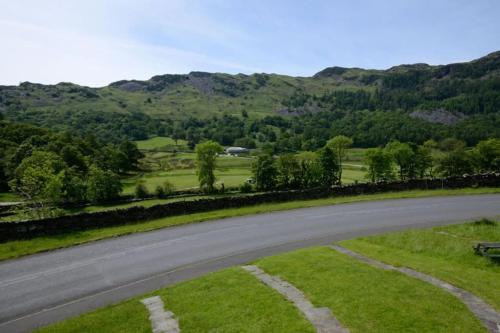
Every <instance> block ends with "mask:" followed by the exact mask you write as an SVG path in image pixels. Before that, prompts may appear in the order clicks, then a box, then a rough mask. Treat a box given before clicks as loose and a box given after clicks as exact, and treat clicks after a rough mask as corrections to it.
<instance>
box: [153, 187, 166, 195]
mask: <svg viewBox="0 0 500 333" xmlns="http://www.w3.org/2000/svg"><path fill="white" fill-rule="evenodd" d="M155 196H156V197H158V198H164V197H165V190H164V189H163V187H162V186H161V185H158V186H156V188H155Z"/></svg>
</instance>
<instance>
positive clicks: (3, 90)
mask: <svg viewBox="0 0 500 333" xmlns="http://www.w3.org/2000/svg"><path fill="white" fill-rule="evenodd" d="M366 110H368V111H383V112H398V114H403V115H404V116H405V117H406V116H408V117H410V118H412V119H415V120H416V121H417V120H418V121H424V122H428V123H432V124H434V123H435V124H441V125H443V126H454V125H456V124H457V123H460V122H463V121H467V119H469V118H470V117H478V118H481V117H482V118H481V119H482V120H481V121H484V119H483V118H484V117H486V116H488V115H498V114H500V51H499V52H494V53H491V54H489V55H487V56H485V57H482V58H480V59H477V60H474V61H471V62H465V63H455V64H449V65H439V66H431V65H428V64H411V65H399V66H395V67H391V68H389V69H387V70H372V69H361V68H344V67H328V68H325V69H323V70H322V71H320V72H318V73H316V74H314V75H313V76H312V77H292V76H286V75H278V74H253V75H244V74H238V75H229V74H223V73H205V72H191V73H189V74H185V75H178V74H175V75H171V74H166V75H158V76H154V77H152V78H151V79H149V80H145V81H139V80H122V81H117V82H114V83H111V84H110V85H108V86H106V87H102V88H89V87H84V86H79V85H75V84H72V83H59V84H56V85H42V84H35V83H29V82H24V83H21V84H20V85H19V86H0V112H1V113H2V114H4V115H5V117H6V118H7V119H13V120H17V121H23V122H29V123H35V124H39V125H44V126H47V127H51V128H55V129H68V128H69V129H76V130H80V129H82V128H86V125H87V124H89V123H99V122H107V121H112V122H113V121H115V122H116V121H118V123H119V124H120V126H121V127H126V126H127V123H133V122H134V121H138V122H142V123H144V124H142V125H141V126H142V127H144V126H146V127H148V129H146V130H145V129H144V128H141V129H138V130H137V131H142V132H144V131H146V132H148V131H151V132H155V131H157V130H158V126H157V125H151V124H150V122H151V121H152V120H154V121H156V123H161V124H167V125H166V126H167V132H168V131H172V130H173V129H172V128H173V125H172V124H174V123H175V122H177V121H186V119H189V118H194V119H201V120H203V119H210V118H213V117H214V116H215V117H223V116H224V115H225V116H235V117H242V114H245V115H248V116H249V117H250V119H261V118H263V117H265V116H273V115H275V116H283V117H296V116H301V115H308V114H315V113H320V112H348V113H352V112H358V111H359V112H361V111H364V112H365V111H366ZM134 119H135V120H134ZM495 119H496V118H495ZM469 121H470V120H469ZM488 121H490V120H488ZM495 121H496V120H495ZM145 124H146V125H145ZM110 126H111V125H110ZM113 126H116V124H114V125H113ZM141 126H139V127H141ZM168 126H170V127H168ZM131 132H133V131H132V130H130V131H125V133H127V135H129V136H130V135H132V136H133V137H134V136H137V135H133V134H130V133H131ZM136 134H137V133H136ZM146 134H151V133H146ZM143 135H144V133H142V134H141V135H139V136H143Z"/></svg>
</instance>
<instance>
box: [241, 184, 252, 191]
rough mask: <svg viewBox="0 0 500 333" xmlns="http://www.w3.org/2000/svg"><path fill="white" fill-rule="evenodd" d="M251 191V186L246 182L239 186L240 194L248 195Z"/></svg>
mask: <svg viewBox="0 0 500 333" xmlns="http://www.w3.org/2000/svg"><path fill="white" fill-rule="evenodd" d="M252 190H253V188H252V185H250V184H249V183H247V182H245V183H243V184H241V185H240V192H241V193H250V192H252Z"/></svg>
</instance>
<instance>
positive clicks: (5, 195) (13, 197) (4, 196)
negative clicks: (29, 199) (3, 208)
mask: <svg viewBox="0 0 500 333" xmlns="http://www.w3.org/2000/svg"><path fill="white" fill-rule="evenodd" d="M22 200H23V199H22V198H21V197H20V196H18V195H17V194H15V193H12V192H0V202H18V201H22Z"/></svg>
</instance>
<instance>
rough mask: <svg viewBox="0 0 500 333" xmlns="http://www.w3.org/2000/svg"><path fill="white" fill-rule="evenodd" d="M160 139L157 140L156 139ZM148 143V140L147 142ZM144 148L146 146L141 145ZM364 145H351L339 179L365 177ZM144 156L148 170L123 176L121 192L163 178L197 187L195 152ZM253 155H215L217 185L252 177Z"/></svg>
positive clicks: (154, 145)
mask: <svg viewBox="0 0 500 333" xmlns="http://www.w3.org/2000/svg"><path fill="white" fill-rule="evenodd" d="M138 142H144V143H143V146H142V147H149V148H148V149H156V148H158V147H159V146H161V144H162V142H171V143H173V140H172V139H170V138H158V137H156V138H153V139H149V140H147V141H138ZM158 142H159V143H158ZM146 143H147V144H146ZM141 149H146V148H141ZM363 151H364V149H362V148H354V149H350V150H349V153H348V160H347V161H346V163H345V165H344V171H343V174H342V182H343V183H344V184H351V183H355V182H364V181H366V178H365V174H366V170H365V167H364V165H363V162H362V157H361V156H362V155H363ZM145 154H146V157H145V158H144V159H143V161H142V167H143V168H144V169H146V170H149V171H143V172H140V173H137V174H135V175H133V176H131V177H127V178H125V179H124V180H123V185H124V190H123V193H124V194H133V193H134V190H135V187H136V186H137V184H140V183H141V184H144V185H145V186H146V187H147V188H148V190H149V191H154V189H155V188H156V187H157V186H158V185H162V184H163V183H164V182H165V181H169V182H170V183H172V184H173V185H174V186H175V188H176V189H177V190H184V189H192V188H197V187H198V177H197V176H196V168H195V165H196V163H195V159H196V156H195V154H194V153H189V152H180V153H168V152H163V151H162V152H153V151H145ZM253 161H254V158H253V157H237V156H227V155H221V156H219V157H218V159H217V168H216V170H215V175H216V177H217V183H216V187H219V188H220V187H221V185H222V184H224V187H225V188H234V187H238V186H240V185H241V184H243V183H244V182H245V181H246V180H247V179H248V178H250V177H252V163H253Z"/></svg>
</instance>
